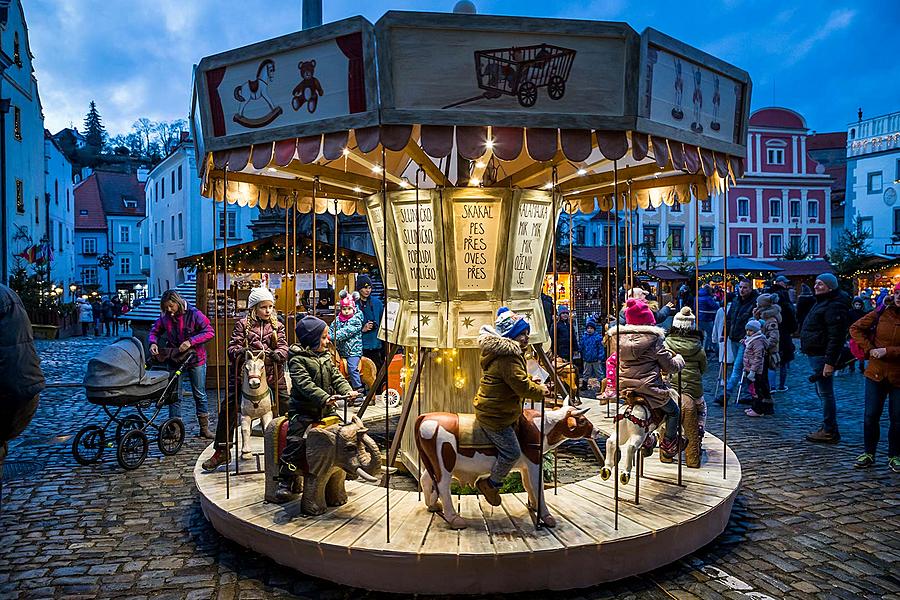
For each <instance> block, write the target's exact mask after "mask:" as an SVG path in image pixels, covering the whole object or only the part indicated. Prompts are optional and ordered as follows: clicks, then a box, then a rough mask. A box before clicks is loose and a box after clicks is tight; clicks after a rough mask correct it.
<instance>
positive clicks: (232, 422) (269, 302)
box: [202, 287, 288, 471]
mask: <svg viewBox="0 0 900 600" xmlns="http://www.w3.org/2000/svg"><path fill="white" fill-rule="evenodd" d="M247 350H255V351H260V350H263V351H265V353H266V356H265V361H266V381H267V383H268V384H269V389H270V390H272V393H273V394H275V393H277V394H278V397H279V398H280V399H282V400H281V402H280V403H279V404H280V405H281V406H283V407H287V400H288V391H287V384H286V382H285V379H284V372H285V368H286V367H285V362H286V361H287V356H288V344H287V337H286V336H285V328H284V324H283V323H282V322H281V321H279V320H278V315H277V314H276V312H275V297H274V296H273V295H272V292H270V291H269V290H268V288H264V287H258V288H254V289H253V290H251V291H250V298H249V299H248V300H247V316H246V317H244V318H243V319H239V320H238V321H237V322H235V324H234V329H233V330H232V332H231V340H230V341H229V342H228V349H227V352H228V359H229V361H230V362H231V370H230V371H229V376H228V386H229V394H228V399H229V405H228V410H227V419H226V410H225V402H222V406H221V407H220V408H219V419H218V423H217V425H216V442H215V444H216V452H215V454H213V455H212V457H211V458H210V459H209V460H207V461H206V462H204V463H203V465H202V466H203V468H204V469H206V470H207V471H212V470H215V469H217V468H218V467H219V466H220V465H223V464H225V462H226V461H227V460H228V458H229V454H228V446H229V443H230V441H231V432H232V431H234V429H235V427H236V426H237V416H238V413H239V408H238V407H239V400H240V398H239V397H240V394H239V393H238V390H240V389H241V368H242V367H243V366H244V357H245V356H246V351H247ZM276 390H277V391H276ZM272 408H273V410H274V408H275V406H274V398H273V407H272Z"/></svg>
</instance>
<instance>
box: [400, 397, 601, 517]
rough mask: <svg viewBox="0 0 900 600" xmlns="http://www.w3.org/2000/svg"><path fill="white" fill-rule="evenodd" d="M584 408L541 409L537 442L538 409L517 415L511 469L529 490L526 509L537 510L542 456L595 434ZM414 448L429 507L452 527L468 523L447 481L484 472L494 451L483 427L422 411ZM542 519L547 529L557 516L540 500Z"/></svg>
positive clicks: (465, 480)
mask: <svg viewBox="0 0 900 600" xmlns="http://www.w3.org/2000/svg"><path fill="white" fill-rule="evenodd" d="M587 411H588V409H587V408H583V409H575V408H572V407H571V406H569V405H568V403H564V404H563V406H562V407H561V408H558V409H556V410H547V411H545V413H544V439H543V440H541V412H540V411H538V410H530V409H529V410H525V411H524V413H523V414H522V415H521V416H520V417H519V423H518V427H517V431H516V436H517V437H518V439H519V445H520V446H521V448H522V454H521V456H520V457H519V460H518V462H517V463H516V464H515V466H514V467H513V471H519V472H520V473H521V474H522V484H523V485H524V486H525V490H526V491H527V492H528V507H529V509H530V510H531V511H532V512H533V513H536V511H537V505H538V501H537V486H539V485H542V480H541V456H542V454H543V453H546V452H548V451H550V450H552V449H554V448H556V447H557V446H559V445H560V444H562V443H563V442H564V441H566V440H568V439H580V438H587V437H593V436H594V433H595V432H594V426H593V424H591V422H590V421H589V420H588V419H587V417H585V416H584V413H586V412H587ZM414 435H415V440H416V448H417V449H418V450H419V455H420V456H421V457H422V466H423V467H425V470H424V472H423V473H422V474H421V483H422V492H423V498H424V500H425V504H426V506H428V510H430V511H431V512H439V513H442V514H443V517H444V519H445V520H446V521H447V524H448V525H450V527H451V528H453V529H464V528H465V527H466V525H467V523H466V521H465V519H463V518H462V517H461V516H459V514H458V513H457V512H456V510H455V509H454V507H453V499H452V497H451V495H450V480H451V478H455V479H457V480H458V481H459V482H460V483H461V484H463V485H474V484H475V482H476V481H477V480H478V479H480V478H481V477H484V476H486V475H488V474H489V473H490V472H491V467H493V465H494V460H495V458H496V456H497V450H496V449H495V448H494V446H493V445H492V444H491V443H490V441H488V439H487V437H486V436H485V435H484V433H483V431H482V430H481V425H479V424H478V423H477V422H476V421H475V416H474V415H471V414H457V413H446V412H434V413H426V414H423V415H421V416H420V417H419V418H418V419H416V426H415V431H414ZM541 508H542V511H541V512H542V513H543V514H542V515H541V520H542V521H543V522H544V524H545V525H547V526H548V527H553V526H554V525H555V524H556V521H555V519H554V518H553V516H552V515H550V512H549V511H548V510H547V506H546V504H543V506H542V507H541Z"/></svg>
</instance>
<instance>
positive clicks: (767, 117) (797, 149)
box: [728, 108, 831, 260]
mask: <svg viewBox="0 0 900 600" xmlns="http://www.w3.org/2000/svg"><path fill="white" fill-rule="evenodd" d="M808 133H809V132H808V129H807V127H806V121H805V120H804V119H803V117H802V116H800V115H799V114H797V113H795V112H794V111H791V110H788V109H785V108H764V109H761V110H758V111H756V112H755V113H753V114H752V115H751V116H750V127H749V131H748V136H747V138H748V139H747V172H746V173H745V175H744V177H743V178H741V179H739V180H738V181H737V185H735V187H733V188H731V189H730V190H729V192H728V221H729V228H730V231H731V234H730V240H729V247H728V255H729V256H745V257H748V258H753V259H759V260H777V259H779V258H781V257H782V256H783V253H784V251H785V250H786V249H787V248H788V246H789V244H790V240H791V237H792V236H799V237H800V240H801V243H802V244H803V246H804V247H806V248H807V249H808V251H809V252H810V253H811V255H812V256H813V257H816V258H822V257H824V256H825V254H826V253H827V251H828V244H829V242H830V228H831V218H830V217H831V207H830V201H829V200H830V199H829V195H830V193H831V187H830V186H831V178H830V177H829V176H828V175H827V174H825V172H824V169H823V168H822V166H821V165H819V164H818V163H816V162H815V161H814V160H813V159H811V158H810V157H809V155H808V153H807V148H806V141H807V138H808ZM792 201H793V202H792ZM746 236H749V238H747V237H746ZM779 236H780V243H779V239H778V237H779ZM748 239H749V241H748ZM779 248H780V252H778V250H779ZM773 250H774V252H773Z"/></svg>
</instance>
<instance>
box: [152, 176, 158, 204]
mask: <svg viewBox="0 0 900 600" xmlns="http://www.w3.org/2000/svg"><path fill="white" fill-rule="evenodd" d="M158 200H159V181H154V182H153V201H154V202H156V201H158Z"/></svg>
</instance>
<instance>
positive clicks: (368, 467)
mask: <svg viewBox="0 0 900 600" xmlns="http://www.w3.org/2000/svg"><path fill="white" fill-rule="evenodd" d="M362 442H363V450H362V451H361V452H360V461H359V464H360V468H359V469H358V471H357V472H359V471H363V472H365V473H366V474H367V475H369V477H371V479H370V478H369V477H366V476H365V475H363V474H362V473H359V476H360V477H362V478H363V479H365V480H366V481H376V479H375V478H374V475H378V474H380V473H381V449H380V448H378V444H376V443H375V440H373V439H372V438H370V437H369V436H368V435H363V438H362Z"/></svg>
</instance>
